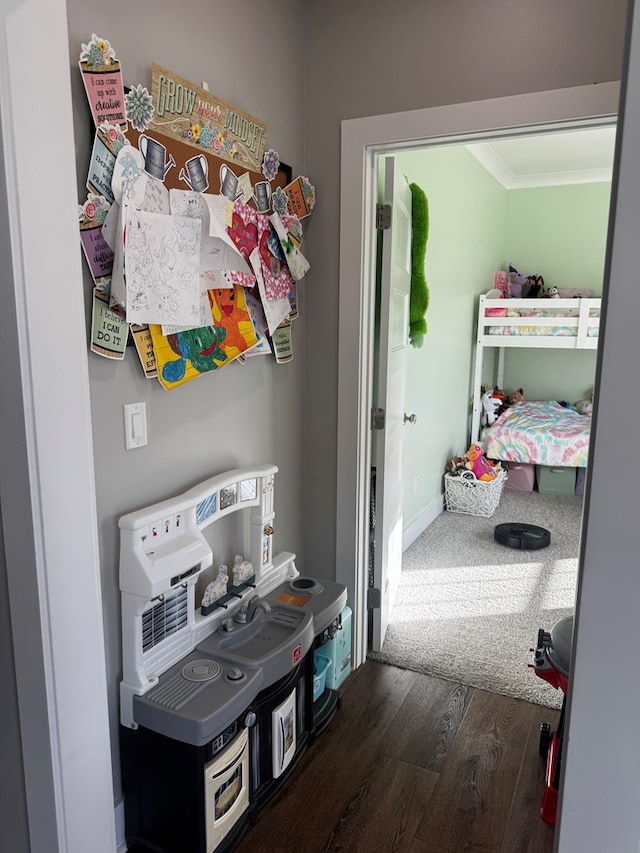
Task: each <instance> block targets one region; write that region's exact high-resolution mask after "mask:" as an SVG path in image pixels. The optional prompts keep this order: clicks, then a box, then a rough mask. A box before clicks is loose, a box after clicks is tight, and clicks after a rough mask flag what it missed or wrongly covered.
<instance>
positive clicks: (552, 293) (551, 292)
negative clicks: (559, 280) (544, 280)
mask: <svg viewBox="0 0 640 853" xmlns="http://www.w3.org/2000/svg"><path fill="white" fill-rule="evenodd" d="M545 295H546V296H547V298H548V299H560V291H559V290H558V288H557V287H548V288H547V292H546V294H545Z"/></svg>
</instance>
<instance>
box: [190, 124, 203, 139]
mask: <svg viewBox="0 0 640 853" xmlns="http://www.w3.org/2000/svg"><path fill="white" fill-rule="evenodd" d="M201 130H202V128H201V127H200V125H199V124H192V125H191V138H192V139H195V141H196V142H197V141H198V140H199V139H200V131H201Z"/></svg>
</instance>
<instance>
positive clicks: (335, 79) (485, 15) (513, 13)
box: [304, 0, 626, 577]
mask: <svg viewBox="0 0 640 853" xmlns="http://www.w3.org/2000/svg"><path fill="white" fill-rule="evenodd" d="M625 14H626V0H612V2H605V0H567V2H564V3H558V2H556V0H538V2H536V3H531V2H530V0H483V2H482V3H478V2H476V3H470V2H465V0H432V2H429V3H424V2H419V0H397V2H394V3H387V2H384V0H372V2H370V3H367V4H364V3H344V2H339V0H326V2H324V3H310V4H307V15H306V22H305V27H306V32H307V44H306V52H305V68H306V71H305V80H306V86H305V112H306V121H305V136H306V157H305V161H306V168H307V171H308V174H309V175H310V176H312V178H313V181H314V183H315V184H316V186H317V187H318V199H319V200H318V204H317V206H316V210H315V211H314V215H313V221H312V223H311V224H310V227H309V229H308V234H309V243H308V246H307V254H308V257H309V260H310V261H311V265H312V270H311V273H310V275H309V280H308V287H307V291H306V293H307V311H308V313H309V315H310V316H312V317H313V324H312V325H311V324H309V325H308V326H307V336H306V341H305V345H306V348H307V366H306V372H305V377H306V385H307V388H310V389H313V393H312V394H309V395H308V397H307V400H306V405H305V428H304V449H305V467H304V489H305V519H306V520H307V522H308V523H307V525H306V546H305V552H306V554H307V569H308V570H309V571H310V573H312V574H318V575H325V576H329V577H330V576H332V574H333V572H334V566H335V504H336V471H335V465H334V464H332V463H333V460H335V458H336V448H337V441H338V436H337V434H336V416H337V378H338V370H341V371H344V370H355V369H356V366H355V365H352V364H339V361H338V352H337V347H336V345H335V341H336V329H337V317H338V271H339V255H338V249H339V215H338V214H339V198H340V182H339V166H340V122H341V121H342V120H344V119H351V118H358V117H362V116H367V115H380V114H386V113H394V112H400V111H405V110H412V109H419V108H424V107H431V106H437V105H444V104H455V103H463V102H466V101H474V100H479V99H484V98H497V97H501V96H505V95H514V94H520V93H526V92H537V91H545V90H549V89H559V88H564V87H569V86H579V85H585V84H589V83H597V82H602V81H610V80H618V79H619V78H620V73H621V63H622V51H623V39H624V25H625ZM356 34H357V37H354V36H356Z"/></svg>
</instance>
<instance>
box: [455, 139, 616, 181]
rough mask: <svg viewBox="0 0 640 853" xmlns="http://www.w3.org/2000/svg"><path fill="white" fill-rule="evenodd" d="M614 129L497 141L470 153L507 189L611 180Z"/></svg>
mask: <svg viewBox="0 0 640 853" xmlns="http://www.w3.org/2000/svg"><path fill="white" fill-rule="evenodd" d="M615 135H616V129H615V127H597V128H590V129H586V130H571V131H556V132H552V133H546V134H535V135H531V136H520V137H513V138H511V139H495V140H491V141H489V142H478V143H474V144H473V145H467V146H466V148H467V150H468V151H469V152H470V153H471V154H473V156H474V157H475V158H476V159H477V160H478V161H479V162H480V163H482V165H483V166H484V167H485V169H487V171H488V172H490V173H491V174H492V175H493V176H494V178H496V180H498V181H499V182H500V183H501V184H502V186H503V187H505V188H506V189H510V190H511V189H524V188H528V187H550V186H559V185H562V184H584V183H594V182H597V181H610V180H611V174H612V169H613V154H614V146H615Z"/></svg>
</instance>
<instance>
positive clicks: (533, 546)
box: [493, 522, 551, 551]
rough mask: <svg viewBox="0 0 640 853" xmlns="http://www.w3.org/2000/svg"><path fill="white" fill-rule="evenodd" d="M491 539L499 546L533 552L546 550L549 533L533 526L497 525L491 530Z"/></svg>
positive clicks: (512, 523) (549, 537)
mask: <svg viewBox="0 0 640 853" xmlns="http://www.w3.org/2000/svg"><path fill="white" fill-rule="evenodd" d="M493 538H494V539H495V540H496V542H499V543H500V544H501V545H507V546H508V547H509V548H522V549H523V550H528V551H535V550H537V549H539V548H546V547H547V545H549V543H550V542H551V533H550V532H549V531H548V530H547V529H546V527H537V526H536V525H535V524H519V523H517V522H509V523H507V524H497V525H496V526H495V527H494V528H493Z"/></svg>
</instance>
